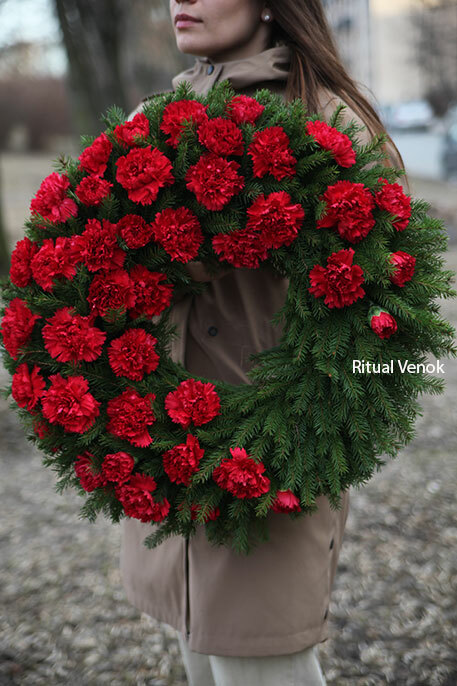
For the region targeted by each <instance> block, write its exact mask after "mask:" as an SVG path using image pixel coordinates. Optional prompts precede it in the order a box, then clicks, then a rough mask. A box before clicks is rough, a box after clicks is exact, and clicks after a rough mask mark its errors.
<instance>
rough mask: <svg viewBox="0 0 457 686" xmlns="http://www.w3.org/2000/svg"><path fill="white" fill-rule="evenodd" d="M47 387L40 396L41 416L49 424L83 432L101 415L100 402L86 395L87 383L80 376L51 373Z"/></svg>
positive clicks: (87, 390)
mask: <svg viewBox="0 0 457 686" xmlns="http://www.w3.org/2000/svg"><path fill="white" fill-rule="evenodd" d="M49 381H50V382H51V386H50V388H48V390H47V391H45V392H44V393H43V396H42V399H41V404H42V407H43V415H44V417H45V418H46V419H47V420H48V421H49V422H50V423H51V424H60V425H61V426H63V427H64V429H65V430H66V431H74V432H76V433H81V434H82V433H84V432H85V431H87V429H90V427H91V426H92V425H93V424H94V422H95V419H96V417H98V415H99V414H100V410H99V407H100V403H99V402H98V400H96V399H95V398H94V396H93V395H92V394H91V393H89V382H88V381H87V379H85V378H84V377H83V376H69V377H68V378H66V379H64V378H63V377H62V376H61V375H60V374H51V376H50V377H49Z"/></svg>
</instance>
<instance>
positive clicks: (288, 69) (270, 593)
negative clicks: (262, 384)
mask: <svg viewBox="0 0 457 686" xmlns="http://www.w3.org/2000/svg"><path fill="white" fill-rule="evenodd" d="M170 14H171V19H172V21H173V27H174V32H175V36H176V41H177V46H178V49H179V50H180V51H181V52H184V53H188V54H193V55H204V56H205V57H199V58H197V59H196V60H195V64H194V66H193V67H191V68H190V69H187V70H185V71H183V72H181V73H180V74H178V75H177V76H175V77H174V78H173V79H172V85H173V88H174V89H176V87H177V85H178V84H179V83H180V82H181V81H183V80H187V81H190V82H191V84H192V86H193V88H194V89H195V91H196V92H197V93H200V94H206V93H207V92H208V91H209V90H210V88H211V87H212V86H213V84H214V83H215V82H217V81H221V80H224V79H229V80H230V82H231V84H232V86H233V88H234V89H235V90H236V91H237V92H239V93H243V94H245V95H253V94H254V93H255V91H256V90H257V89H258V88H265V87H266V88H269V89H270V90H271V91H273V92H275V93H279V94H280V95H281V96H282V97H283V98H284V99H285V100H288V99H292V98H295V97H302V98H304V101H305V103H306V104H307V106H308V110H309V111H317V112H321V114H322V115H323V116H324V118H328V117H329V116H330V115H331V114H332V112H333V111H334V109H335V107H336V105H337V104H338V102H339V101H341V100H343V102H344V103H346V104H347V105H349V107H348V108H346V110H345V111H344V117H343V119H344V121H347V122H349V121H350V120H351V119H355V120H356V121H357V122H358V123H359V124H365V123H366V124H367V125H368V126H369V128H370V131H369V132H367V131H364V132H363V134H361V139H362V142H368V141H369V140H370V139H371V135H372V134H374V133H376V132H380V131H383V130H384V129H383V126H382V124H381V122H380V121H379V119H378V117H377V115H376V113H375V111H374V109H373V108H372V106H371V105H370V104H369V102H368V101H367V100H366V99H365V98H364V97H363V96H362V95H361V94H360V92H359V91H358V89H357V87H356V85H355V83H354V82H353V81H352V80H351V78H350V77H349V75H348V74H347V73H346V71H345V69H344V67H343V66H342V64H341V62H340V59H339V57H338V54H337V49H336V47H335V44H334V41H333V39H332V36H331V34H330V30H329V28H328V25H327V22H326V20H325V16H324V12H323V9H322V6H321V0H277V1H276V2H271V3H269V4H266V3H265V2H263V1H261V0H184V1H182V2H179V1H178V0H170ZM182 14H186V15H189V16H190V17H191V18H193V20H191V21H185V20H183V19H181V21H180V20H179V15H182ZM145 100H146V98H145ZM141 108H142V104H141V105H140V106H139V107H138V108H137V110H135V112H136V111H140V110H141ZM133 114H134V112H133V113H132V114H131V115H130V116H133ZM390 152H391V154H392V155H393V161H394V162H395V164H396V165H397V166H399V165H401V166H403V164H402V160H401V157H400V156H399V155H398V151H397V150H396V148H395V146H393V144H391V147H390ZM188 269H189V272H190V274H191V276H192V277H193V278H194V279H196V280H199V281H207V288H206V290H205V292H204V293H203V294H201V295H199V296H198V297H195V296H186V297H184V298H183V299H182V300H181V301H180V302H177V303H175V304H174V306H173V308H172V321H173V323H175V324H176V325H177V329H178V333H179V337H178V338H177V339H176V340H175V341H174V342H173V344H172V348H171V355H172V358H173V359H174V360H175V361H179V362H182V363H183V364H184V365H185V367H186V369H187V370H188V371H189V372H191V373H193V374H196V375H202V376H205V377H207V378H208V379H219V380H224V381H226V382H229V383H232V384H243V383H249V379H248V377H247V376H246V372H247V371H248V370H249V369H250V367H251V362H250V355H251V353H254V352H257V351H260V350H264V349H268V348H270V347H272V346H274V345H277V344H278V342H279V339H280V335H281V329H280V327H273V325H272V324H271V323H270V322H271V318H272V317H273V315H274V313H275V312H276V311H278V310H279V309H280V307H281V306H282V304H283V302H284V300H285V297H286V293H287V288H288V280H287V279H285V278H283V277H279V276H278V275H276V274H275V272H274V271H273V270H272V269H270V268H269V267H260V268H259V269H254V270H249V269H237V270H227V271H226V272H223V273H222V274H221V275H220V276H219V277H218V278H216V279H212V280H211V278H210V276H209V275H208V274H207V272H206V270H205V269H204V266H203V264H202V263H199V262H194V263H189V264H188ZM341 501H342V503H341V504H342V506H341V509H340V510H332V509H331V508H330V505H329V501H328V499H327V498H326V497H324V496H321V497H319V498H318V499H317V504H318V509H317V511H316V512H314V513H313V514H312V515H307V516H304V517H302V518H300V519H297V520H292V519H290V518H289V517H287V516H284V515H280V514H277V513H273V512H271V513H270V514H269V515H268V526H269V535H270V538H269V541H268V542H266V543H262V544H260V546H259V547H258V548H256V549H255V550H254V551H253V552H252V553H251V554H250V555H249V556H247V557H246V556H241V555H238V554H237V553H235V552H234V551H233V550H231V549H230V548H228V547H213V546H211V544H209V543H208V541H207V539H206V537H205V533H204V527H203V526H200V527H198V530H197V533H196V534H195V536H194V537H192V538H190V539H184V538H182V537H178V536H174V537H172V538H169V539H167V540H166V541H164V542H163V543H162V544H161V545H160V546H158V547H157V548H155V549H153V550H148V549H147V548H146V547H145V546H144V545H143V539H144V538H145V537H146V536H147V535H148V534H150V533H151V531H152V530H153V529H152V527H151V525H150V524H142V523H141V522H139V521H138V520H135V519H130V518H126V519H124V520H123V521H122V548H121V573H122V579H123V584H124V587H125V590H126V593H127V596H128V598H129V600H130V601H131V602H132V603H133V604H134V605H135V606H136V607H137V608H139V609H140V610H142V611H144V612H146V613H148V614H150V615H152V616H153V617H155V618H156V619H158V620H160V621H163V622H166V623H168V624H170V625H172V626H173V627H175V628H176V629H177V630H178V632H179V633H178V636H179V640H180V645H181V650H182V656H183V661H184V666H185V669H186V673H187V676H188V680H189V684H190V685H191V686H209V685H212V686H257V685H258V686H269V685H270V684H271V685H273V684H274V685H275V686H278V685H279V684H281V686H288V685H289V684H304V685H306V686H307V685H310V686H311V685H313V686H314V685H318V684H320V685H322V684H325V680H324V677H323V675H322V672H321V670H320V666H319V663H318V660H317V655H316V646H317V644H318V643H319V642H321V641H324V640H326V638H327V636H328V607H329V601H330V592H331V587H332V583H333V578H334V575H335V570H336V565H337V561H338V556H339V551H340V546H341V542H342V537H343V531H344V527H345V523H346V519H347V515H348V506H349V494H348V492H343V493H342V494H341Z"/></svg>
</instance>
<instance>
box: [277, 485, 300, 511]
mask: <svg viewBox="0 0 457 686" xmlns="http://www.w3.org/2000/svg"><path fill="white" fill-rule="evenodd" d="M270 509H271V510H273V512H285V513H287V512H300V511H301V507H300V501H299V499H298V498H297V496H296V495H295V494H294V493H292V491H291V490H290V489H287V491H277V492H276V499H275V500H274V501H273V503H272V505H271V508H270Z"/></svg>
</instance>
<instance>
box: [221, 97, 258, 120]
mask: <svg viewBox="0 0 457 686" xmlns="http://www.w3.org/2000/svg"><path fill="white" fill-rule="evenodd" d="M264 109H265V106H264V105H261V104H260V102H257V100H256V99H255V98H250V97H249V96H248V95H235V96H234V97H233V98H232V99H231V100H229V101H228V102H227V104H226V107H225V111H226V112H227V114H228V116H229V117H230V119H231V120H232V121H234V122H235V124H243V123H245V122H249V123H250V124H254V123H255V122H256V121H257V119H258V118H259V117H260V115H261V114H262V112H263V111H264Z"/></svg>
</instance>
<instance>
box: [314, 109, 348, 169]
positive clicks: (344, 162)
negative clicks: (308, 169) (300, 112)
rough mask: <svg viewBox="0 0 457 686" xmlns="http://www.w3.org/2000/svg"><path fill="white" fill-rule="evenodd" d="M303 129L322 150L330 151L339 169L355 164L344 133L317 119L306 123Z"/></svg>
mask: <svg viewBox="0 0 457 686" xmlns="http://www.w3.org/2000/svg"><path fill="white" fill-rule="evenodd" d="M305 129H306V132H307V133H308V134H309V135H310V136H312V137H313V138H314V140H315V141H316V143H318V144H319V145H320V146H321V147H322V148H324V150H330V152H331V153H332V155H333V157H334V158H335V161H336V162H337V163H338V164H339V165H340V166H341V167H352V165H353V164H354V163H355V159H356V157H355V151H354V149H353V147H352V141H351V139H350V138H349V136H347V135H346V134H345V133H341V131H338V129H335V128H334V127H333V126H329V125H328V124H327V123H326V122H325V121H320V120H319V119H317V120H316V121H309V122H307V124H306V126H305Z"/></svg>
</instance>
